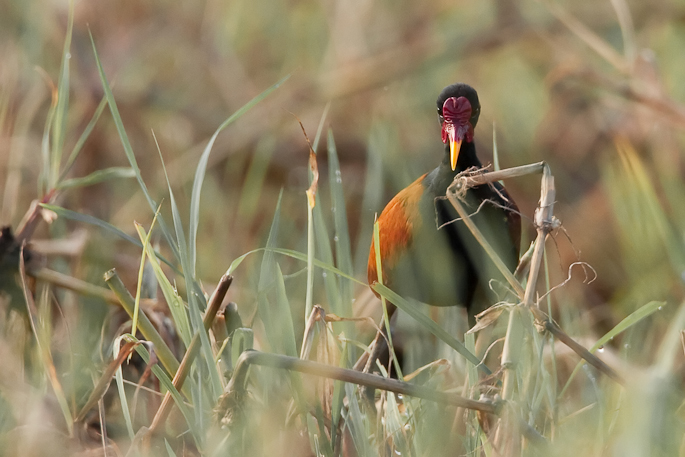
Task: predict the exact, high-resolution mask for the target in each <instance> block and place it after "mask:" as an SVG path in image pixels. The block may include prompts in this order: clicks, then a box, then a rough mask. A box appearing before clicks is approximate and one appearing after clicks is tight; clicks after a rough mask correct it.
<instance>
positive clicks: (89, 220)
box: [40, 203, 178, 272]
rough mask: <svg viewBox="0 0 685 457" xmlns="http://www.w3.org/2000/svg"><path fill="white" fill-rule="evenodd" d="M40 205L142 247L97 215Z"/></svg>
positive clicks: (158, 254) (161, 258) (174, 267)
mask: <svg viewBox="0 0 685 457" xmlns="http://www.w3.org/2000/svg"><path fill="white" fill-rule="evenodd" d="M40 206H42V207H43V208H45V209H47V210H50V211H52V212H54V213H55V214H57V215H58V216H61V217H64V218H66V219H69V220H72V221H78V222H84V223H86V224H90V225H94V226H96V227H100V228H102V229H104V230H106V231H108V232H110V233H112V234H114V235H116V236H118V237H119V238H122V239H124V240H126V241H128V242H130V243H133V244H134V245H136V246H138V247H139V248H142V247H143V244H142V243H141V242H140V240H138V239H136V238H134V237H132V236H131V235H129V234H127V233H126V232H124V231H123V230H121V229H119V228H118V227H115V226H114V225H112V224H110V223H109V222H105V221H103V220H102V219H98V218H97V217H93V216H89V215H87V214H81V213H77V212H76V211H72V210H70V209H66V208H62V207H61V206H55V205H49V204H47V203H41V204H40ZM155 254H156V255H157V257H158V258H159V259H160V260H161V261H162V262H164V263H165V264H167V265H168V266H170V267H171V268H173V269H174V271H176V272H178V269H177V268H176V266H175V265H174V264H173V263H171V262H169V261H168V260H167V259H166V258H164V256H162V255H161V254H160V253H159V252H157V251H155Z"/></svg>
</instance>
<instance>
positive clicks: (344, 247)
mask: <svg viewBox="0 0 685 457" xmlns="http://www.w3.org/2000/svg"><path fill="white" fill-rule="evenodd" d="M328 171H329V182H330V187H331V211H332V212H333V222H334V227H335V234H334V235H333V241H334V244H335V258H336V266H337V267H338V268H339V269H340V270H342V271H344V272H345V273H347V274H348V275H350V276H352V275H354V267H353V266H352V244H351V242H350V232H349V227H348V221H347V209H346V208H345V193H344V191H343V185H342V174H341V171H340V161H339V160H338V151H337V149H336V147H335V140H334V139H333V132H332V131H331V130H329V131H328ZM340 291H341V303H342V305H341V311H340V312H341V313H342V315H344V316H352V296H353V293H354V288H353V285H352V283H351V282H350V281H349V280H344V279H342V278H341V280H340ZM349 327H350V329H353V328H354V326H349ZM348 336H349V337H351V338H353V335H348Z"/></svg>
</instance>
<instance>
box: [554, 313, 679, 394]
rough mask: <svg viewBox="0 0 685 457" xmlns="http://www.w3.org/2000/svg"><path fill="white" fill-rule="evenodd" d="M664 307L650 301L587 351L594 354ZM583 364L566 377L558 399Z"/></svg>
mask: <svg viewBox="0 0 685 457" xmlns="http://www.w3.org/2000/svg"><path fill="white" fill-rule="evenodd" d="M665 305H666V303H665V302H659V301H652V302H649V303H647V304H646V305H643V306H641V307H640V308H638V309H636V310H635V311H633V312H632V313H630V314H629V315H628V316H627V317H626V318H625V319H623V320H622V321H621V322H619V323H618V324H616V326H615V327H614V328H612V329H611V330H609V331H608V332H607V333H606V334H605V335H604V336H603V337H601V338H600V339H599V340H597V342H596V343H595V344H594V345H593V346H592V347H591V348H590V349H589V351H590V352H592V353H594V352H595V351H597V349H599V348H601V347H602V346H604V345H605V344H607V343H609V341H611V339H612V338H614V337H615V336H617V335H619V334H621V333H623V332H625V331H626V330H628V329H629V328H630V327H632V326H633V325H635V324H637V323H638V322H640V321H642V320H643V319H645V318H647V317H648V316H650V315H651V314H652V313H654V312H656V311H657V310H658V309H659V308H661V307H662V306H665ZM584 364H585V360H581V361H580V362H578V364H577V365H576V367H575V368H574V369H573V372H572V373H571V376H569V377H568V381H566V384H565V385H564V388H563V389H561V392H559V398H562V397H563V396H564V393H566V389H568V388H569V386H570V385H571V381H573V378H574V377H575V376H576V374H577V373H578V371H579V370H580V368H581V367H582V366H583V365H584Z"/></svg>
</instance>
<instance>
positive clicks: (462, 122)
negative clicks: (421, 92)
mask: <svg viewBox="0 0 685 457" xmlns="http://www.w3.org/2000/svg"><path fill="white" fill-rule="evenodd" d="M471 111H472V109H471V103H470V102H469V101H468V100H467V99H466V97H459V98H455V97H450V98H448V99H447V100H445V103H443V105H442V117H443V122H442V142H443V143H445V144H447V143H448V142H449V145H450V166H451V167H452V171H454V170H455V169H456V168H457V158H458V157H459V150H460V149H461V144H462V142H463V141H464V140H466V142H467V143H470V142H471V141H473V126H472V125H471V123H470V122H469V120H470V119H471Z"/></svg>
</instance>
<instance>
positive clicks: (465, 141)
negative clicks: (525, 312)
mask: <svg viewBox="0 0 685 457" xmlns="http://www.w3.org/2000/svg"><path fill="white" fill-rule="evenodd" d="M437 108H438V119H439V121H440V125H441V127H442V142H443V143H445V149H444V154H443V158H442V161H441V162H440V164H439V165H438V166H437V167H436V168H435V169H434V170H433V171H431V172H429V173H426V174H424V175H423V176H421V177H420V178H418V179H417V180H416V181H414V182H413V183H412V184H410V185H409V186H408V187H406V188H405V189H403V190H402V191H400V192H399V193H398V194H397V195H396V196H395V197H394V198H393V199H392V200H390V202H389V203H388V204H387V206H386V207H385V209H384V210H383V212H382V213H381V214H380V216H379V217H378V225H379V235H380V251H381V266H382V269H383V283H384V284H385V285H386V286H388V287H389V288H390V289H393V290H394V291H396V292H398V293H399V294H400V295H401V296H404V297H411V298H414V299H416V300H419V301H421V302H424V303H427V304H429V305H433V306H457V305H458V306H464V307H465V308H466V309H467V311H468V316H469V324H470V325H473V323H474V322H475V319H474V316H475V315H476V314H478V313H479V312H480V311H482V310H483V309H485V308H486V307H487V306H489V305H490V304H492V303H494V300H493V298H494V297H493V294H492V292H491V291H490V287H489V286H490V285H489V282H490V279H497V280H501V281H504V279H503V278H502V275H501V273H500V272H499V271H498V270H497V268H496V267H495V265H494V263H493V262H492V260H491V259H490V258H489V256H488V255H487V254H486V253H485V251H484V250H483V248H482V247H481V246H480V244H479V243H478V241H476V239H475V238H474V237H473V235H472V234H471V232H470V231H469V229H468V228H467V227H466V225H465V224H464V223H463V222H462V221H460V220H458V218H459V216H458V214H457V212H456V210H455V209H454V207H453V206H452V205H451V204H450V202H449V201H447V200H446V199H445V194H446V191H447V187H448V186H449V185H450V184H451V183H452V181H453V180H454V177H455V176H456V175H457V174H458V173H460V172H462V171H464V170H466V169H469V168H472V167H477V168H481V167H482V164H481V162H480V160H478V157H477V155H476V147H475V144H474V141H473V137H474V128H475V127H476V124H477V122H478V117H479V115H480V103H479V101H478V94H477V93H476V91H475V90H474V89H473V88H472V87H471V86H469V85H467V84H453V85H450V86H447V87H446V88H445V89H443V90H442V92H441V93H440V96H439V97H438V100H437ZM465 200H466V201H465V205H464V206H465V207H466V208H467V211H469V213H471V214H472V216H471V219H472V220H473V222H474V223H475V224H476V225H477V226H478V228H479V229H480V230H481V231H482V232H483V234H484V236H485V237H486V238H487V239H488V241H489V242H490V243H491V244H492V246H493V247H494V249H495V250H496V252H497V253H498V254H499V255H500V256H501V258H502V260H503V261H504V263H505V264H506V265H507V267H508V268H509V269H510V270H512V271H513V270H514V269H515V268H516V266H517V264H518V257H519V244H520V237H521V219H520V215H519V212H518V208H517V206H516V204H515V203H514V201H513V200H512V198H511V196H510V195H509V194H508V193H507V191H506V190H505V189H504V187H502V185H500V184H499V183H492V184H485V185H481V186H478V187H474V188H472V189H469V190H468V192H467V193H466V196H465ZM367 273H368V281H369V284H370V285H373V284H374V283H375V282H376V281H377V280H378V272H377V269H376V251H375V246H374V245H373V243H372V244H371V249H370V252H369V262H368V270H367ZM394 310H395V307H394V306H390V308H389V312H390V313H393V312H394ZM377 340H378V338H377Z"/></svg>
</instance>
